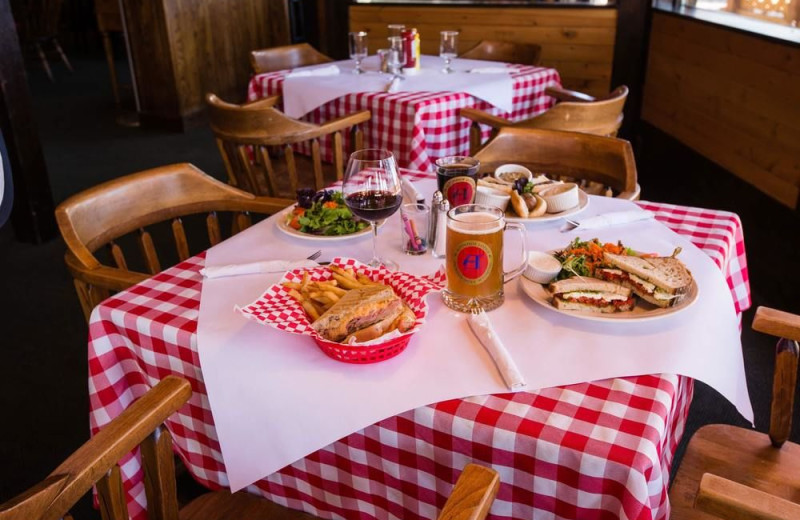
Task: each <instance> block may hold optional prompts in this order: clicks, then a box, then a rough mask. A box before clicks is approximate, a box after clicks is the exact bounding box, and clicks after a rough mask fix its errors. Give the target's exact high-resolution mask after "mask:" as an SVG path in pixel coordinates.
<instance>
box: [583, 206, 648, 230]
mask: <svg viewBox="0 0 800 520" xmlns="http://www.w3.org/2000/svg"><path fill="white" fill-rule="evenodd" d="M653 217H655V215H654V214H653V212H651V211H642V210H630V211H612V212H611V213H604V214H602V215H597V216H594V217H589V218H586V219H583V220H579V221H577V223H578V225H577V226H575V227H574V228H572V229H570V231H574V230H576V229H579V230H583V229H599V228H604V227H609V226H616V225H618V224H627V223H629V222H638V221H640V220H649V219H651V218H653Z"/></svg>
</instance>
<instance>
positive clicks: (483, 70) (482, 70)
mask: <svg viewBox="0 0 800 520" xmlns="http://www.w3.org/2000/svg"><path fill="white" fill-rule="evenodd" d="M469 72H470V74H508V73H509V72H511V69H509V68H508V67H475V68H474V69H469Z"/></svg>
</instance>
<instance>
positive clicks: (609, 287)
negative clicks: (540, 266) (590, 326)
mask: <svg viewBox="0 0 800 520" xmlns="http://www.w3.org/2000/svg"><path fill="white" fill-rule="evenodd" d="M548 288H549V290H550V293H551V294H552V295H553V307H555V308H556V309H564V310H569V311H588V312H604V313H610V312H622V311H629V310H631V309H633V306H634V300H633V295H632V294H631V290H630V289H628V288H627V287H623V286H621V285H619V284H616V283H612V282H607V281H604V280H598V279H597V278H588V277H583V276H575V277H573V278H567V279H565V280H559V281H557V282H553V283H551V284H550V285H549V287H548Z"/></svg>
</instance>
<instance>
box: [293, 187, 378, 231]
mask: <svg viewBox="0 0 800 520" xmlns="http://www.w3.org/2000/svg"><path fill="white" fill-rule="evenodd" d="M286 225H287V226H289V227H290V228H292V229H296V230H298V231H300V232H301V233H308V234H310V235H322V236H337V235H351V234H353V233H356V232H358V231H361V230H362V229H364V228H366V227H367V225H368V224H367V222H365V221H363V220H361V219H359V218H358V217H356V216H354V215H353V213H351V212H350V208H348V207H347V206H346V205H345V203H344V197H343V196H342V192H340V191H332V190H322V191H318V192H314V190H312V189H310V188H304V189H301V190H297V204H296V205H295V207H294V209H293V210H292V211H291V212H290V213H289V214H287V216H286Z"/></svg>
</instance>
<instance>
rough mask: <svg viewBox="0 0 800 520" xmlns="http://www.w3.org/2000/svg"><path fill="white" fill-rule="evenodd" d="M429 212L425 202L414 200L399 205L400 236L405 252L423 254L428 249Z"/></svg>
mask: <svg viewBox="0 0 800 520" xmlns="http://www.w3.org/2000/svg"><path fill="white" fill-rule="evenodd" d="M430 212H431V210H430V208H429V207H428V205H427V204H422V203H417V202H414V203H411V204H403V205H402V206H400V238H401V241H402V243H401V247H402V249H403V252H404V253H405V254H407V255H424V254H425V253H426V252H427V251H428V220H429V218H430Z"/></svg>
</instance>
